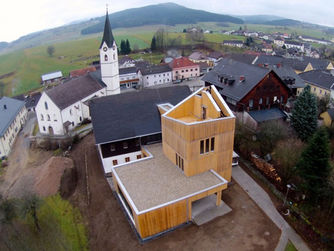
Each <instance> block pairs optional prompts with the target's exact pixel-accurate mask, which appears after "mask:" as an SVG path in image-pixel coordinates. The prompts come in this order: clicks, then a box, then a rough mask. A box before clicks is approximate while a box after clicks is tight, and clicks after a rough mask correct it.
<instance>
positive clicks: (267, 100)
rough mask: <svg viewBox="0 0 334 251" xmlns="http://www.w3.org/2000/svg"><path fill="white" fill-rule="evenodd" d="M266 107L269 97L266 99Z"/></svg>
mask: <svg viewBox="0 0 334 251" xmlns="http://www.w3.org/2000/svg"><path fill="white" fill-rule="evenodd" d="M266 105H269V97H267V98H266Z"/></svg>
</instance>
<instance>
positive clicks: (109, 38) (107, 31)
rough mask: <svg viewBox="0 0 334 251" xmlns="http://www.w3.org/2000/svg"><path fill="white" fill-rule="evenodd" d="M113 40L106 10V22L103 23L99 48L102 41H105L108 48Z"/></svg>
mask: <svg viewBox="0 0 334 251" xmlns="http://www.w3.org/2000/svg"><path fill="white" fill-rule="evenodd" d="M114 40H115V39H114V35H113V34H112V31H111V27H110V22H109V16H108V11H107V14H106V22H105V23H104V31H103V37H102V41H101V45H100V49H101V48H102V45H103V42H106V44H107V46H108V48H111V47H112V45H113V43H114Z"/></svg>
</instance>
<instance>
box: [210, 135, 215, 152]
mask: <svg viewBox="0 0 334 251" xmlns="http://www.w3.org/2000/svg"><path fill="white" fill-rule="evenodd" d="M214 150H215V138H214V137H213V138H211V152H213V151H214Z"/></svg>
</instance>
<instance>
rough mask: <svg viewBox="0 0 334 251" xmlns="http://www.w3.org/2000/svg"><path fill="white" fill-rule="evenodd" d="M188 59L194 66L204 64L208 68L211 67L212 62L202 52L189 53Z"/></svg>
mask: <svg viewBox="0 0 334 251" xmlns="http://www.w3.org/2000/svg"><path fill="white" fill-rule="evenodd" d="M188 58H189V59H190V60H191V61H192V62H194V63H196V64H199V63H206V64H207V65H209V66H213V62H212V61H211V60H210V59H209V58H208V57H207V56H206V55H205V54H204V53H203V52H200V51H195V52H193V53H191V54H190V56H189V57H188Z"/></svg>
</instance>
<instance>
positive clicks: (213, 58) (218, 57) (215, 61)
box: [208, 51, 224, 66]
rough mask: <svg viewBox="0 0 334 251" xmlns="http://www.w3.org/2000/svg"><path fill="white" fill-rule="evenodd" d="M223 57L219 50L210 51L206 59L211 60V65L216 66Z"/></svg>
mask: <svg viewBox="0 0 334 251" xmlns="http://www.w3.org/2000/svg"><path fill="white" fill-rule="evenodd" d="M223 57H224V56H223V54H222V53H221V52H219V51H212V52H210V53H209V55H208V59H209V60H211V61H212V62H213V66H216V65H217V64H218V62H219V61H220V60H221V59H222V58H223Z"/></svg>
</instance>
